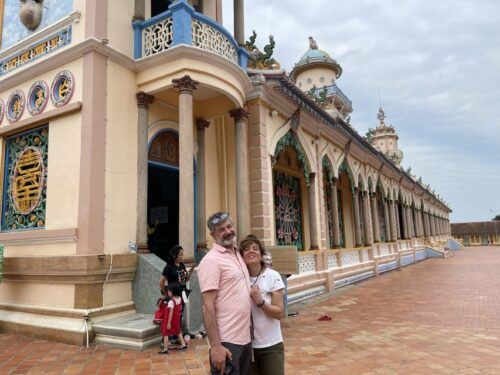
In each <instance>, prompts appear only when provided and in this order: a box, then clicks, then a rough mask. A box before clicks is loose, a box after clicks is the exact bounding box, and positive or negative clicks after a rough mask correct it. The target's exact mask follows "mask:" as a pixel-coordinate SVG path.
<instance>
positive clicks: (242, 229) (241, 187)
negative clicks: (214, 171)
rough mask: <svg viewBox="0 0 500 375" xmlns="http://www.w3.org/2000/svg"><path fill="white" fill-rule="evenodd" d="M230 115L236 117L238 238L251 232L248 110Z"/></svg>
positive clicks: (237, 110)
mask: <svg viewBox="0 0 500 375" xmlns="http://www.w3.org/2000/svg"><path fill="white" fill-rule="evenodd" d="M229 115H230V116H231V117H232V118H233V119H234V126H235V129H234V137H235V140H234V147H235V157H236V203H237V204H236V206H237V218H236V220H237V221H236V228H237V231H238V239H240V240H241V239H243V238H244V237H245V236H246V235H248V234H249V233H250V183H249V180H248V131H247V119H248V112H247V111H245V110H244V109H243V108H238V109H233V110H232V111H230V112H229Z"/></svg>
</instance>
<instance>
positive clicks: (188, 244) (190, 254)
mask: <svg viewBox="0 0 500 375" xmlns="http://www.w3.org/2000/svg"><path fill="white" fill-rule="evenodd" d="M172 82H173V84H174V87H175V88H176V89H177V90H178V91H179V150H180V152H179V208H180V209H182V214H181V215H179V244H180V245H181V246H182V247H183V248H184V257H185V258H186V260H193V259H194V170H193V155H194V152H193V142H194V130H193V92H194V91H195V90H196V89H197V88H198V84H199V82H197V81H194V80H193V79H191V77H190V76H188V75H185V76H184V77H182V78H178V79H174V80H172Z"/></svg>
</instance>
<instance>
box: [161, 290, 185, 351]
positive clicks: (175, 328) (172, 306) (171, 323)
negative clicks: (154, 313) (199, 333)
mask: <svg viewBox="0 0 500 375" xmlns="http://www.w3.org/2000/svg"><path fill="white" fill-rule="evenodd" d="M167 294H168V297H169V298H170V301H168V304H167V308H166V311H165V316H164V318H163V322H162V324H161V334H162V335H163V350H162V351H161V352H159V354H168V336H177V338H178V339H179V342H180V343H181V345H180V346H179V347H178V348H177V349H178V350H186V349H187V345H186V342H185V341H184V337H182V327H181V315H182V286H181V285H180V284H179V283H172V284H168V286H167Z"/></svg>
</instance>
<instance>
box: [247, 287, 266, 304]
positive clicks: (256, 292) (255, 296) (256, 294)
mask: <svg viewBox="0 0 500 375" xmlns="http://www.w3.org/2000/svg"><path fill="white" fill-rule="evenodd" d="M250 296H251V297H252V301H253V302H254V303H255V304H256V305H258V304H260V303H262V301H263V299H262V295H261V294H260V288H259V286H258V285H254V286H253V287H252V290H251V291H250Z"/></svg>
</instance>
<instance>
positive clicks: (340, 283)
mask: <svg viewBox="0 0 500 375" xmlns="http://www.w3.org/2000/svg"><path fill="white" fill-rule="evenodd" d="M374 275H375V274H374V272H373V271H368V272H363V273H360V274H357V275H353V276H349V277H345V278H343V279H339V280H335V289H337V288H340V287H343V286H346V285H349V284H353V283H356V282H358V281H361V280H364V279H368V278H370V277H373V276H374Z"/></svg>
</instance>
